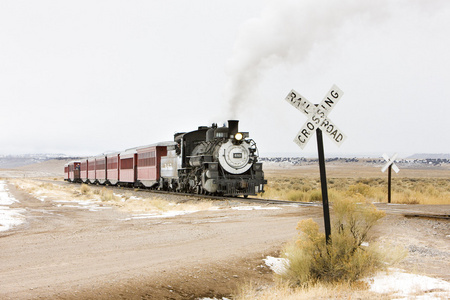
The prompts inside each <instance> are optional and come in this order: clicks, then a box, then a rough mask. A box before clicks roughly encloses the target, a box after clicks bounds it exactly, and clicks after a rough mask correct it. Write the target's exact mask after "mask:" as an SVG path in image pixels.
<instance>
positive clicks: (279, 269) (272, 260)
mask: <svg viewBox="0 0 450 300" xmlns="http://www.w3.org/2000/svg"><path fill="white" fill-rule="evenodd" d="M263 261H264V263H265V264H266V266H268V267H269V268H270V269H271V270H272V271H273V272H275V273H276V274H278V275H282V274H284V273H285V272H286V268H287V266H288V265H289V261H288V260H287V259H286V258H277V257H273V256H267V258H265V259H263Z"/></svg>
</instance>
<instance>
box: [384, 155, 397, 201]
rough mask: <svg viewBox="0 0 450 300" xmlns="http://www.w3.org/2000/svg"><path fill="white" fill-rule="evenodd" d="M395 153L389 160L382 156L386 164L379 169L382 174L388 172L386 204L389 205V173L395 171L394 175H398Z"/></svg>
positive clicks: (386, 156)
mask: <svg viewBox="0 0 450 300" xmlns="http://www.w3.org/2000/svg"><path fill="white" fill-rule="evenodd" d="M397 155H398V154H397V153H395V154H394V155H392V157H391V158H389V156H388V155H387V154H386V153H384V154H383V158H384V159H385V160H386V161H387V163H386V164H385V165H384V166H383V167H382V168H381V172H384V171H386V170H389V171H388V203H391V177H392V176H391V173H392V170H394V171H395V173H398V172H399V171H400V170H399V168H398V167H397V165H396V164H395V159H396V158H397Z"/></svg>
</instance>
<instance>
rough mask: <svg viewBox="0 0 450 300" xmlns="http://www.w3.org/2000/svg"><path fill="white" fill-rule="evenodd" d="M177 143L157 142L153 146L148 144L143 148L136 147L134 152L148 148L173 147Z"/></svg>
mask: <svg viewBox="0 0 450 300" xmlns="http://www.w3.org/2000/svg"><path fill="white" fill-rule="evenodd" d="M176 144H177V143H176V142H174V141H166V142H159V143H155V144H150V145H144V146H138V147H136V148H134V149H136V150H140V149H144V148H150V147H164V146H165V147H167V146H175V145H176Z"/></svg>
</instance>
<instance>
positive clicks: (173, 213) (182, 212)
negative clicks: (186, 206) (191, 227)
mask: <svg viewBox="0 0 450 300" xmlns="http://www.w3.org/2000/svg"><path fill="white" fill-rule="evenodd" d="M195 212H198V210H191V211H187V210H171V211H166V212H160V213H157V212H154V213H145V214H133V215H132V216H131V217H130V218H125V219H120V220H121V221H130V220H139V219H153V218H170V217H176V216H181V215H187V214H191V213H195Z"/></svg>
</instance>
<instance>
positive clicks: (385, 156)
mask: <svg viewBox="0 0 450 300" xmlns="http://www.w3.org/2000/svg"><path fill="white" fill-rule="evenodd" d="M397 155H398V154H397V153H395V154H394V155H393V156H392V157H391V158H389V156H388V155H387V154H386V153H384V154H383V158H384V159H385V160H386V161H387V163H386V164H385V165H384V166H383V167H382V168H381V172H385V171H386V170H387V169H388V168H389V166H391V165H392V170H394V171H395V173H398V172H399V171H400V169H399V168H398V167H397V165H396V164H395V159H396V158H397Z"/></svg>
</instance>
